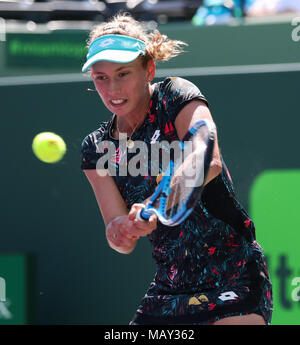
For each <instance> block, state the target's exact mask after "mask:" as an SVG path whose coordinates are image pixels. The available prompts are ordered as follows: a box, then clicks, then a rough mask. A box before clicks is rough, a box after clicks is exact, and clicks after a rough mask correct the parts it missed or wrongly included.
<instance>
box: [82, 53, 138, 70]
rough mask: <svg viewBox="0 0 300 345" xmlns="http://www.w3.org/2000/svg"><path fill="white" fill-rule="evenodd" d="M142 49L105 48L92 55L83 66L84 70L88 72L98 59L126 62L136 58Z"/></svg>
mask: <svg viewBox="0 0 300 345" xmlns="http://www.w3.org/2000/svg"><path fill="white" fill-rule="evenodd" d="M140 54H142V51H134V52H133V51H129V50H109V49H108V50H103V51H101V52H99V53H98V54H96V55H94V56H92V57H91V58H90V59H88V60H87V62H86V63H85V64H84V65H83V67H82V72H86V71H87V70H88V69H89V68H90V67H91V66H92V65H93V64H95V63H96V62H98V61H111V62H116V63H126V62H131V61H133V60H135V59H136V58H137V57H138V56H139V55H140Z"/></svg>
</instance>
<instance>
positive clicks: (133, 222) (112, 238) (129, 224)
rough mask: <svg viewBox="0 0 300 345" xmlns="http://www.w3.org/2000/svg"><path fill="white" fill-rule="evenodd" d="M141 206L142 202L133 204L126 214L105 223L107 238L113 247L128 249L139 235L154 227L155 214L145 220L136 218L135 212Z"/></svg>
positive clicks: (148, 231) (155, 224)
mask: <svg viewBox="0 0 300 345" xmlns="http://www.w3.org/2000/svg"><path fill="white" fill-rule="evenodd" d="M142 207H143V204H134V205H133V206H132V207H131V210H130V212H129V214H128V215H126V216H125V215H124V216H119V217H116V218H114V219H113V220H111V221H110V223H109V224H108V225H107V228H106V236H107V239H108V241H109V242H110V243H111V244H112V245H113V247H115V249H117V248H118V251H120V249H124V251H125V252H127V251H129V250H130V249H132V248H133V246H134V245H135V243H136V241H137V240H138V239H139V238H140V237H144V236H147V235H149V234H151V233H152V231H153V230H155V229H156V227H157V216H156V215H155V214H153V215H152V216H151V217H150V219H149V221H147V222H144V221H140V220H137V219H136V214H137V212H138V211H139V210H140V209H141V208H142ZM124 251H122V252H124Z"/></svg>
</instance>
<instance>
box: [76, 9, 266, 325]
mask: <svg viewBox="0 0 300 345" xmlns="http://www.w3.org/2000/svg"><path fill="white" fill-rule="evenodd" d="M183 46H184V43H183V42H181V41H176V40H171V39H169V38H168V37H166V36H165V35H162V34H160V33H159V31H157V30H155V31H153V32H147V31H146V30H145V29H144V28H143V26H142V24H141V23H139V22H137V21H135V20H134V19H133V18H132V17H130V16H129V15H117V16H115V17H114V18H112V19H111V20H110V21H109V22H106V23H102V24H101V25H99V26H97V27H96V28H95V29H94V30H92V31H91V33H90V37H89V41H88V49H89V50H88V55H87V61H86V63H85V64H84V66H83V68H82V71H83V72H86V71H88V70H90V72H91V76H92V79H93V81H94V85H95V88H96V90H97V92H98V94H99V96H100V98H101V99H102V101H103V103H104V105H105V106H106V107H107V109H108V110H109V111H110V112H111V113H112V116H111V118H110V119H109V120H108V121H107V122H103V123H101V126H100V127H99V128H98V129H96V130H95V131H93V132H92V133H90V134H89V135H87V136H86V138H85V139H84V140H83V143H82V164H81V168H82V169H83V171H84V172H85V174H86V176H87V178H88V180H89V182H90V184H91V186H92V188H93V191H94V193H95V196H96V199H97V202H98V205H99V208H100V210H101V214H102V217H103V219H104V222H105V225H106V237H107V240H108V243H109V245H110V247H111V248H113V249H114V250H116V251H118V252H120V253H123V254H129V253H131V252H132V251H133V250H134V248H135V246H136V245H137V243H138V241H139V238H140V237H145V236H147V237H148V238H149V240H150V242H151V244H152V245H153V258H154V259H155V261H156V263H157V272H156V274H155V277H154V280H153V282H152V283H151V285H150V287H149V289H148V291H147V293H146V295H145V297H144V298H143V299H142V301H141V303H140V306H139V308H138V310H137V312H136V314H135V315H134V316H133V319H132V320H131V322H130V324H132V325H147V324H148V325H160V324H162V325H163V324H169V325H175V324H199V325H200V324H228V325H229V324H230V325H233V324H252V325H266V324H270V321H271V314H272V286H271V282H270V279H269V274H268V270H267V268H266V263H265V259H264V256H263V253H262V248H261V247H260V246H259V244H258V243H257V242H256V241H255V228H254V224H253V222H252V221H251V219H250V218H249V216H248V215H247V213H246V211H245V209H244V208H243V207H242V206H241V205H240V203H239V202H238V200H237V199H236V197H235V193H234V190H233V185H232V181H231V178H230V175H229V172H228V170H227V168H226V165H225V163H224V161H223V159H222V157H221V154H220V151H219V146H218V143H215V147H214V152H213V159H212V161H211V164H210V169H209V173H208V178H207V181H206V186H205V189H204V192H203V194H202V198H201V201H199V202H198V203H197V206H196V207H195V209H194V211H193V212H192V214H191V215H190V216H189V217H188V218H187V219H186V220H185V221H183V222H182V223H181V224H180V225H177V226H174V227H168V226H166V225H163V224H162V223H161V222H159V221H158V219H157V216H156V215H155V214H154V215H152V216H151V217H150V219H149V221H142V220H137V219H136V215H137V212H138V211H139V210H140V209H141V208H142V207H143V203H144V202H145V200H147V199H148V198H149V197H150V196H151V194H152V193H153V192H154V190H155V188H156V187H157V184H158V182H159V179H160V176H161V171H162V162H161V159H156V158H157V157H156V158H153V156H154V155H151V154H150V153H151V148H153V147H154V146H153V145H154V144H155V143H165V144H166V143H169V144H171V143H172V142H173V141H179V140H182V138H183V137H184V135H185V134H186V132H187V131H188V130H189V128H191V126H193V124H194V123H196V122H197V121H200V120H208V121H213V119H212V115H211V113H210V110H209V105H208V102H207V100H206V98H205V97H204V96H203V94H202V93H201V92H200V90H199V89H198V88H197V87H196V86H195V85H194V84H192V83H191V82H189V81H187V80H185V79H182V78H176V77H170V78H166V79H165V80H163V81H160V82H157V83H153V79H154V77H155V61H160V60H163V61H164V60H165V61H166V60H169V59H171V58H173V57H174V56H176V55H178V54H179V53H181V52H182V51H183ZM124 133H125V134H124ZM141 143H143V145H144V146H143V147H144V148H145V147H146V149H147V150H146V151H147V152H146V153H145V152H144V153H142V154H140V155H139V156H138V157H139V158H138V159H136V155H137V151H136V152H135V147H136V146H138V144H139V145H140V144H141ZM165 144H164V145H162V146H161V150H160V153H162V151H164V147H167V146H168V145H165ZM140 147H141V146H139V148H140ZM167 150H168V148H167ZM108 152H110V154H109V155H108ZM105 155H106V156H105ZM107 157H109V158H107ZM102 158H106V160H102ZM134 158H135V160H134ZM132 160H133V161H134V162H135V164H132ZM103 162H106V163H105V164H106V165H105V164H104V163H103ZM132 166H135V167H136V169H139V170H138V171H139V172H140V171H143V173H142V174H141V173H140V174H135V173H132V171H133V169H131V170H130V168H132ZM143 167H144V168H145V167H146V168H145V169H144V170H143ZM110 168H111V169H110ZM103 171H105V172H106V173H103ZM153 171H154V172H155V173H154V172H153ZM107 196H109V197H107Z"/></svg>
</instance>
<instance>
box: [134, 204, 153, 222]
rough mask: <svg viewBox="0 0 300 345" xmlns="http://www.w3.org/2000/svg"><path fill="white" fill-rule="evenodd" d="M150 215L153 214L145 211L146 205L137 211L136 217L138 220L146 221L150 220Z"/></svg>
mask: <svg viewBox="0 0 300 345" xmlns="http://www.w3.org/2000/svg"><path fill="white" fill-rule="evenodd" d="M150 216H151V215H150V214H148V213H147V212H145V207H143V208H142V209H140V210H139V211H138V212H137V214H136V217H135V218H136V219H137V220H141V221H143V222H145V221H147V220H149V218H150Z"/></svg>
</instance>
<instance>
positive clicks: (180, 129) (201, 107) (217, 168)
mask: <svg viewBox="0 0 300 345" xmlns="http://www.w3.org/2000/svg"><path fill="white" fill-rule="evenodd" d="M201 120H209V121H212V122H214V121H213V118H212V115H211V113H210V110H209V109H208V107H207V105H206V104H205V102H203V101H200V100H194V101H191V102H189V103H188V104H187V105H186V106H185V107H184V108H183V109H182V110H181V111H180V113H179V114H178V115H177V117H176V120H175V128H176V131H177V134H178V137H179V139H180V140H182V139H183V137H184V135H185V134H186V132H187V131H188V130H189V128H191V127H192V126H193V125H194V124H195V123H196V122H197V121H201ZM221 171H222V162H221V157H220V149H219V145H218V140H217V138H216V140H215V147H214V153H213V159H212V161H211V164H210V169H209V172H208V176H207V181H206V184H207V183H209V182H210V181H211V180H213V179H214V178H215V177H217V176H218V175H219V174H220V172H221Z"/></svg>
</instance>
